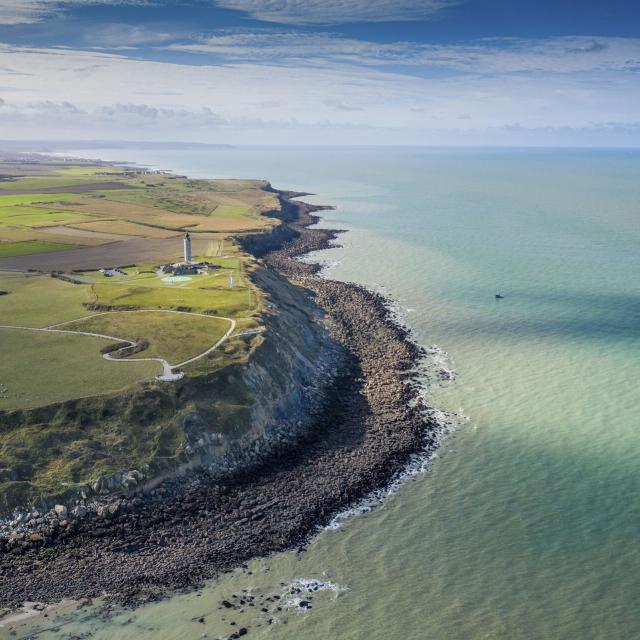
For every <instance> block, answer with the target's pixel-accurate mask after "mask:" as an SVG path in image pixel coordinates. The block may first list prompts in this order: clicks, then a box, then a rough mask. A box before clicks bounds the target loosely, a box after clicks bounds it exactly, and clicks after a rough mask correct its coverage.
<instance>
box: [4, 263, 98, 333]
mask: <svg viewBox="0 0 640 640" xmlns="http://www.w3.org/2000/svg"><path fill="white" fill-rule="evenodd" d="M0 291H7V292H8V295H4V296H0V324H13V325H19V326H26V327H46V326H48V325H51V324H57V323H58V322H66V321H67V320H73V319H74V318H81V317H82V316H86V315H89V313H90V312H89V311H87V309H86V308H85V307H84V306H83V305H84V303H86V302H91V301H92V300H93V295H92V293H91V288H90V287H88V286H81V285H75V284H71V283H69V282H64V281H63V280H60V279H57V278H52V277H51V276H45V275H23V274H9V273H6V272H5V273H0ZM0 331H1V330H0Z"/></svg>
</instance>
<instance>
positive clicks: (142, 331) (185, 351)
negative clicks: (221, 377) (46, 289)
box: [60, 311, 229, 364]
mask: <svg viewBox="0 0 640 640" xmlns="http://www.w3.org/2000/svg"><path fill="white" fill-rule="evenodd" d="M60 328H62V329H69V330H72V331H87V332H90V333H102V334H105V335H110V336H117V337H120V338H125V339H127V340H132V341H133V342H140V341H145V342H148V344H149V346H148V348H147V349H145V350H144V351H141V352H140V353H136V354H134V355H133V356H132V357H133V358H163V359H165V360H167V361H168V362H170V363H171V364H178V363H180V362H184V361H185V360H188V359H189V358H193V357H195V356H197V355H199V354H200V353H202V352H203V351H206V350H207V349H208V348H209V347H211V346H212V345H213V344H215V343H216V342H217V341H218V340H219V339H220V338H221V337H222V336H223V335H224V334H225V333H226V331H227V329H228V328H229V322H227V321H226V320H222V319H220V318H213V317H205V316H194V315H189V314H185V313H168V312H162V311H157V312H153V311H149V312H136V311H123V312H115V313H106V314H100V315H95V316H92V317H91V318H87V319H85V320H78V321H75V322H71V323H69V324H65V325H64V326H62V327H60Z"/></svg>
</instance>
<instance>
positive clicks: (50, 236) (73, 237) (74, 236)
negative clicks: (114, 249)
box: [2, 226, 122, 247]
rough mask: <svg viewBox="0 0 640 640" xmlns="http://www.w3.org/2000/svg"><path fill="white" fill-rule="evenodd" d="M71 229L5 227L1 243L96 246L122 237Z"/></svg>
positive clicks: (61, 227) (60, 227)
mask: <svg viewBox="0 0 640 640" xmlns="http://www.w3.org/2000/svg"><path fill="white" fill-rule="evenodd" d="M74 231H76V230H75V229H71V228H70V227H64V226H56V227H39V228H35V229H29V228H28V227H7V228H4V229H2V241H3V242H24V241H27V240H42V241H44V242H60V243H62V244H74V245H78V244H81V245H86V246H88V247H90V246H96V245H100V244H106V243H108V242H113V241H114V240H115V239H118V240H121V239H122V236H112V235H109V236H107V234H102V233H100V234H98V233H85V234H83V233H82V232H80V231H78V232H76V233H74Z"/></svg>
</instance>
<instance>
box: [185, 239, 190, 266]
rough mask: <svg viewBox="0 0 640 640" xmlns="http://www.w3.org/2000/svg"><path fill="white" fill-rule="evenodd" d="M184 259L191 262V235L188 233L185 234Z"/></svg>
mask: <svg viewBox="0 0 640 640" xmlns="http://www.w3.org/2000/svg"><path fill="white" fill-rule="evenodd" d="M184 261H185V262H186V263H187V264H191V236H190V235H189V234H188V233H185V234H184Z"/></svg>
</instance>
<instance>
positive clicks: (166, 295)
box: [93, 284, 255, 317]
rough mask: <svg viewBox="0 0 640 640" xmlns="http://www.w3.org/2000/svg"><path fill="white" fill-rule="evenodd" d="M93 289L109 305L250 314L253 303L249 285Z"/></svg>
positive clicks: (108, 286)
mask: <svg viewBox="0 0 640 640" xmlns="http://www.w3.org/2000/svg"><path fill="white" fill-rule="evenodd" d="M93 291H94V293H95V296H96V302H97V303H98V304H99V305H104V306H105V307H108V308H111V309H118V308H121V309H129V308H138V309H173V310H184V311H195V312H199V313H211V314H214V315H217V316H225V317H233V316H236V315H242V314H250V313H252V311H253V309H254V306H255V299H254V296H253V295H252V291H251V290H250V289H220V290H217V289H212V290H209V289H188V288H185V287H174V288H172V287H169V286H166V287H161V286H157V287H152V286H144V285H137V284H133V285H119V284H95V285H93Z"/></svg>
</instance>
